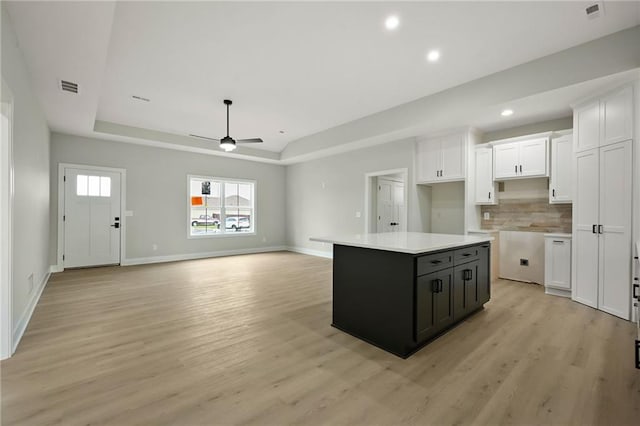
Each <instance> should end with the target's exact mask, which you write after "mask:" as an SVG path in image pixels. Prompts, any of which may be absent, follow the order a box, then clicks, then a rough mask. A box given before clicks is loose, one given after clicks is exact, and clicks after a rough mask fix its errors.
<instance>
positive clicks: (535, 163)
mask: <svg viewBox="0 0 640 426" xmlns="http://www.w3.org/2000/svg"><path fill="white" fill-rule="evenodd" d="M518 145H519V148H520V152H519V160H520V161H519V165H518V174H519V176H521V177H532V176H546V175H547V139H546V138H543V139H533V140H530V141H524V142H520V143H519V144H518Z"/></svg>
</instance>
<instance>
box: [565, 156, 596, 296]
mask: <svg viewBox="0 0 640 426" xmlns="http://www.w3.org/2000/svg"><path fill="white" fill-rule="evenodd" d="M598 157H599V155H598V150H597V149H592V150H589V151H584V152H580V153H578V154H577V155H576V162H575V167H576V171H575V174H574V175H575V182H576V186H575V191H574V200H573V253H572V265H571V266H572V268H571V269H572V271H573V274H572V276H571V298H572V299H573V300H575V301H577V302H580V303H583V304H585V305H588V306H591V307H593V308H597V307H598V264H599V261H598V259H599V255H598V234H597V225H598V205H599V184H600V182H599V178H598V169H599V160H598Z"/></svg>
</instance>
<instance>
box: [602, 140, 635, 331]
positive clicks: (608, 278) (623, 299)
mask: <svg viewBox="0 0 640 426" xmlns="http://www.w3.org/2000/svg"><path fill="white" fill-rule="evenodd" d="M631 166H632V155H631V141H627V142H621V143H617V144H615V145H608V146H605V147H603V148H600V221H599V222H598V223H599V225H600V228H599V232H600V235H599V238H600V242H599V247H600V268H599V269H600V271H599V272H600V274H599V278H600V287H599V294H598V296H599V297H598V308H599V309H600V310H602V311H605V312H608V313H610V314H612V315H616V316H618V317H621V318H624V319H629V309H630V304H631V299H630V291H631V287H630V283H631V270H630V260H631V194H632V192H631V182H632V171H631Z"/></svg>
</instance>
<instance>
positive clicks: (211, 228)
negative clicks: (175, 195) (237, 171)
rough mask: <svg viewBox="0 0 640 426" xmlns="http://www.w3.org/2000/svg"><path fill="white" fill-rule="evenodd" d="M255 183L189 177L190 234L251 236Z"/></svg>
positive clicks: (252, 230)
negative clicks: (241, 234)
mask: <svg viewBox="0 0 640 426" xmlns="http://www.w3.org/2000/svg"><path fill="white" fill-rule="evenodd" d="M253 194H254V183H253V182H245V181H238V180H224V179H219V178H208V177H192V176H189V212H190V217H189V222H190V226H189V229H190V231H189V234H190V235H192V236H202V235H219V234H236V233H253V232H254V219H255V218H254V195H253Z"/></svg>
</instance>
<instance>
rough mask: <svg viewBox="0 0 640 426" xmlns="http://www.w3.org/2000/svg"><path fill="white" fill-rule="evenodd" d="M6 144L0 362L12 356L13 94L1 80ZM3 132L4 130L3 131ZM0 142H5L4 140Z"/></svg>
mask: <svg viewBox="0 0 640 426" xmlns="http://www.w3.org/2000/svg"><path fill="white" fill-rule="evenodd" d="M2 115H3V116H5V117H6V119H7V123H6V131H7V135H6V144H5V143H4V141H2V143H1V146H0V150H1V152H0V154H1V155H0V161H2V164H0V173H1V174H2V176H0V185H1V186H0V235H2V238H1V239H0V359H5V358H9V357H11V355H13V349H14V347H13V346H14V345H13V272H12V265H13V263H12V262H13V259H12V253H13V196H14V186H13V173H14V170H13V93H12V92H11V89H9V86H7V84H6V83H5V81H4V79H2ZM3 131H4V130H3ZM2 139H5V138H4V137H3V138H2Z"/></svg>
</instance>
